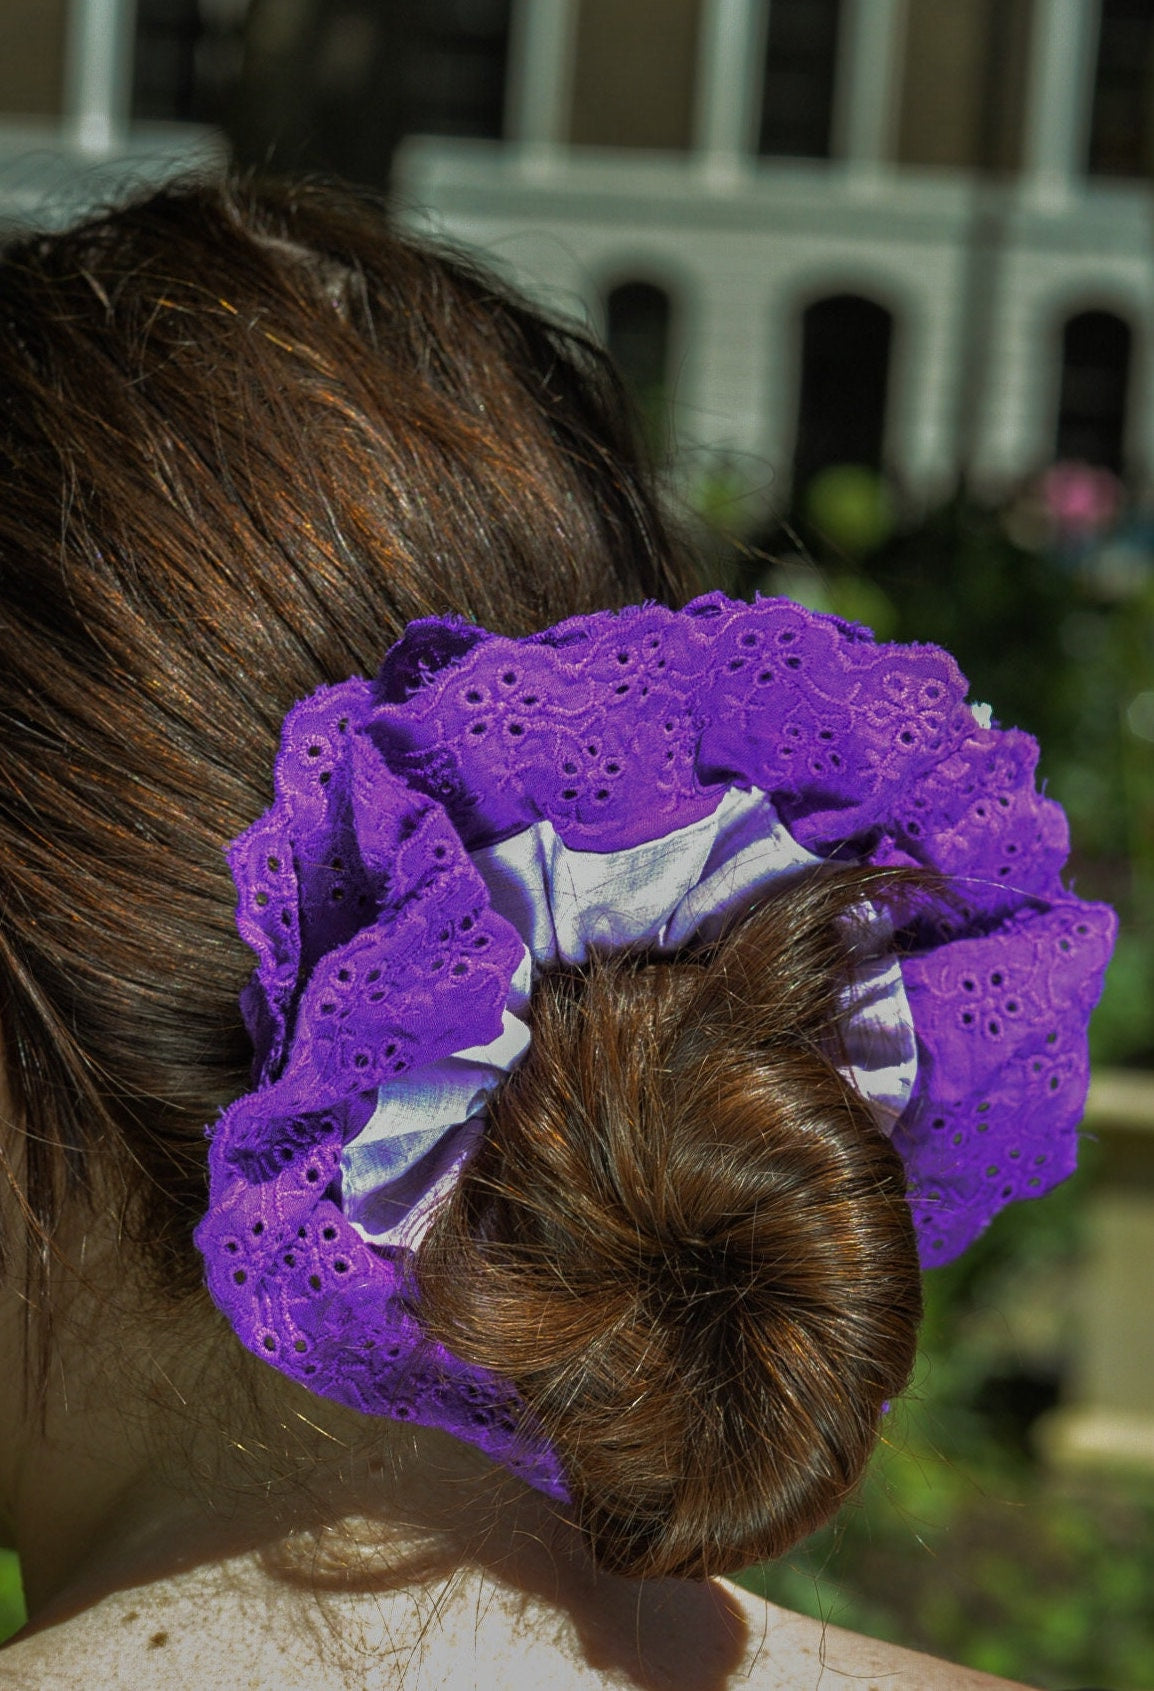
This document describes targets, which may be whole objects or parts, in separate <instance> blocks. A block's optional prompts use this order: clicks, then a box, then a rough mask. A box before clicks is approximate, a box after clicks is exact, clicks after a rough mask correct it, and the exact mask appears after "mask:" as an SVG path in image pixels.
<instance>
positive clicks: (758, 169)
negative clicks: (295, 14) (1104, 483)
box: [398, 0, 1154, 506]
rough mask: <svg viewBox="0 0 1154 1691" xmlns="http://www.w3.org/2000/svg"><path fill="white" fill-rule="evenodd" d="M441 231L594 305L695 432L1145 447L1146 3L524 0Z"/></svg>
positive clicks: (929, 458) (775, 475)
mask: <svg viewBox="0 0 1154 1691" xmlns="http://www.w3.org/2000/svg"><path fill="white" fill-rule="evenodd" d="M511 25H512V27H511V38H510V40H511V44H510V58H509V67H508V84H507V100H506V107H505V112H506V116H505V127H504V138H503V139H502V140H500V141H488V142H484V141H480V140H472V141H467V140H462V139H455V140H449V139H445V138H433V137H422V138H420V139H413V140H410V141H409V142H408V143H407V144H406V146H405V148H404V150H403V152H402V154H401V156H400V163H399V171H398V179H399V182H400V184H401V186H402V188H403V191H404V193H405V195H406V196H407V198H408V199H409V200H411V202H412V203H413V204H414V205H417V206H424V207H428V208H431V209H432V210H433V211H434V212H435V213H436V215H437V218H438V219H439V222H440V224H441V226H443V227H444V229H445V230H446V231H447V232H449V233H450V234H452V235H453V236H456V237H460V238H463V239H465V240H467V241H469V242H470V243H473V244H476V245H478V246H480V247H482V248H485V249H487V250H489V251H491V252H493V253H494V254H496V255H497V256H498V257H500V258H501V259H502V260H504V261H505V262H506V263H508V264H511V265H512V266H513V267H514V269H515V271H516V272H517V273H518V274H519V275H520V276H522V277H528V278H531V279H532V280H533V281H534V283H535V284H536V285H537V286H538V287H539V288H542V289H543V290H545V292H546V295H547V297H550V298H552V299H553V300H554V302H555V303H557V304H559V305H561V306H562V307H564V306H565V305H566V304H567V303H568V304H570V305H572V303H574V302H580V303H581V305H582V306H583V308H584V309H585V310H586V311H587V312H588V314H589V315H590V317H591V318H592V320H593V322H594V323H595V324H597V325H598V326H599V327H600V328H602V329H603V330H604V331H605V332H606V333H607V334H608V337H609V339H610V342H611V343H612V344H613V345H614V346H615V348H616V349H617V350H618V352H619V355H620V356H621V357H622V358H623V359H624V361H625V362H626V364H627V365H629V366H630V367H631V368H632V370H633V371H634V374H635V379H636V381H637V383H638V385H639V386H640V387H641V388H642V390H643V391H644V390H652V389H653V388H654V387H655V386H656V387H660V388H661V389H663V390H664V391H665V392H666V393H667V394H668V395H669V397H670V399H671V400H672V403H673V408H674V427H675V430H676V440H677V442H678V443H679V444H680V445H681V446H682V447H683V448H688V449H690V450H692V449H694V448H700V447H704V448H706V449H707V450H712V451H715V452H731V453H736V454H738V455H742V456H747V457H748V459H749V461H750V462H751V463H752V464H754V465H757V464H758V463H764V464H767V465H768V466H769V471H770V474H771V476H772V489H771V499H772V501H773V503H774V504H777V505H779V506H780V505H782V504H784V503H785V502H786V500H787V498H788V496H789V492H790V487H791V484H799V483H804V482H805V481H806V480H808V478H809V477H810V476H811V475H813V474H814V472H815V471H816V470H818V469H820V468H822V467H823V466H825V465H828V464H831V463H838V462H853V463H859V464H867V465H873V466H876V467H879V468H883V467H884V468H885V469H886V470H887V471H888V472H889V473H890V474H891V475H893V476H894V477H895V479H896V480H897V481H898V483H899V485H903V486H904V487H905V488H906V490H907V491H908V492H909V493H910V494H912V495H913V496H915V498H917V497H926V498H929V497H932V496H934V495H935V494H937V493H939V492H940V491H942V490H944V489H946V488H947V487H949V486H950V485H952V484H953V483H954V481H955V480H956V478H957V476H958V474H959V472H960V471H963V470H964V471H966V472H967V473H968V474H970V475H971V476H972V477H973V478H974V479H975V480H976V481H977V482H978V483H979V485H985V486H987V487H990V488H1002V487H1005V486H1006V485H1007V484H1009V483H1012V482H1014V481H1015V480H1016V479H1017V478H1019V477H1021V476H1023V475H1026V474H1028V473H1029V472H1031V471H1034V470H1036V469H1037V468H1038V467H1040V466H1041V465H1043V464H1045V463H1047V462H1049V461H1051V460H1052V459H1054V458H1055V457H1073V458H1080V459H1085V460H1087V461H1089V462H1092V463H1096V464H1102V465H1105V466H1107V467H1109V468H1111V469H1113V470H1115V471H1118V472H1122V473H1124V474H1126V475H1127V476H1128V477H1129V478H1131V479H1132V480H1133V481H1135V482H1137V483H1138V484H1141V483H1143V482H1145V481H1146V480H1148V478H1149V477H1150V475H1151V472H1152V470H1154V363H1152V359H1154V351H1152V347H1151V337H1150V335H1149V334H1148V333H1147V331H1146V325H1147V323H1148V322H1150V321H1151V305H1152V304H1154V197H1152V190H1154V5H1151V4H1150V0H519V3H515V4H514V5H513V9H512V18H511Z"/></svg>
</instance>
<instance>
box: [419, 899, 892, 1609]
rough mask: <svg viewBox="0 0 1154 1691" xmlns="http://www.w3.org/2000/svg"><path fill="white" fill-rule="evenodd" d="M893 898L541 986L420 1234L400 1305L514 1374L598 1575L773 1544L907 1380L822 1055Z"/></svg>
mask: <svg viewBox="0 0 1154 1691" xmlns="http://www.w3.org/2000/svg"><path fill="white" fill-rule="evenodd" d="M893 886H894V882H893V879H892V878H890V879H888V880H887V878H886V877H882V876H879V875H878V873H877V872H876V871H872V872H871V871H864V872H863V871H860V870H859V871H853V870H843V871H841V872H839V873H837V874H831V875H819V876H818V877H817V878H811V879H810V880H809V881H808V882H807V883H804V884H802V885H801V886H799V887H794V888H792V889H791V891H790V893H789V894H788V896H786V897H783V898H780V899H778V900H775V901H774V902H773V903H771V904H768V905H766V906H763V907H762V908H760V909H758V910H755V911H754V912H752V913H751V914H750V915H749V916H748V917H746V918H745V919H744V920H743V921H741V922H740V923H739V924H738V925H737V926H736V927H735V928H734V929H733V930H732V932H731V933H730V934H729V935H728V936H727V937H725V938H724V939H723V940H722V941H721V942H720V943H719V944H717V945H714V946H711V947H709V948H706V949H703V950H701V951H699V952H698V953H697V954H696V955H690V956H688V957H685V958H683V959H680V960H678V961H674V962H670V961H662V960H655V959H651V958H646V957H638V956H630V955H624V956H621V955H619V956H616V957H611V958H603V959H597V960H595V961H594V963H593V964H592V966H591V967H589V968H587V969H585V970H582V971H569V972H559V973H555V974H550V975H548V976H546V977H545V978H544V979H543V980H542V981H541V983H540V985H539V987H538V988H537V989H535V992H534V999H533V1007H532V1026H533V1043H532V1045H531V1047H530V1051H529V1055H528V1057H527V1059H526V1061H525V1063H524V1065H523V1066H522V1067H521V1068H520V1069H519V1070H517V1071H516V1073H515V1074H514V1075H513V1077H512V1078H511V1079H510V1080H509V1081H508V1082H507V1083H506V1084H505V1085H504V1086H503V1087H502V1089H501V1091H500V1093H499V1094H498V1096H497V1098H496V1100H495V1101H494V1104H493V1107H492V1110H491V1114H490V1122H489V1126H488V1128H487V1131H486V1134H485V1138H484V1140H483V1142H482V1145H481V1148H480V1150H479V1151H478V1153H477V1155H476V1156H475V1157H474V1158H473V1159H472V1160H471V1161H470V1163H469V1164H468V1165H467V1167H466V1170H465V1174H464V1176H463V1178H462V1181H461V1184H460V1186H459V1187H458V1189H457V1191H456V1193H455V1194H454V1197H453V1198H452V1199H451V1201H450V1202H449V1204H448V1205H447V1206H446V1208H445V1210H444V1211H443V1212H442V1214H441V1215H440V1216H439V1217H438V1219H437V1221H436V1222H435V1223H434V1225H433V1227H432V1229H431V1230H430V1232H429V1234H428V1236H427V1238H426V1240H425V1242H424V1244H423V1245H422V1248H421V1252H420V1256H419V1261H418V1274H419V1281H420V1289H421V1299H422V1302H421V1307H422V1313H423V1319H424V1320H425V1321H426V1323H427V1324H428V1325H429V1327H430V1328H431V1330H432V1331H433V1332H434V1333H435V1334H436V1335H437V1337H439V1338H441V1339H442V1340H443V1341H444V1342H445V1343H447V1344H448V1345H450V1346H451V1347H452V1348H453V1349H454V1350H455V1351H457V1352H458V1353H459V1354H461V1355H463V1356H466V1357H468V1358H470V1359H471V1360H473V1361H475V1362H478V1363H481V1364H482V1365H484V1366H487V1367H491V1368H495V1369H500V1370H501V1371H502V1372H505V1373H507V1374H509V1375H510V1376H511V1377H512V1378H513V1379H514V1380H515V1382H516V1383H517V1385H518V1387H519V1388H520V1391H521V1394H522V1396H523V1398H524V1400H525V1403H526V1406H527V1409H528V1411H529V1413H530V1415H531V1417H532V1418H533V1420H534V1422H535V1423H536V1424H537V1425H538V1426H539V1427H541V1428H542V1429H543V1430H544V1431H545V1432H546V1434H547V1435H548V1437H549V1438H550V1439H551V1440H552V1442H553V1443H554V1444H555V1446H556V1448H557V1450H558V1452H559V1454H560V1455H561V1458H562V1464H563V1467H564V1471H565V1474H566V1477H567V1481H568V1483H569V1486H570V1490H571V1492H572V1494H573V1496H574V1501H575V1504H576V1509H577V1517H578V1519H579V1520H580V1521H581V1523H582V1525H583V1526H584V1528H585V1530H586V1532H587V1533H588V1535H589V1538H590V1540H591V1542H592V1544H593V1546H594V1548H595V1551H596V1553H597V1556H598V1558H599V1561H600V1562H601V1564H602V1565H603V1566H605V1567H608V1568H610V1569H613V1570H616V1571H618V1572H622V1573H629V1574H648V1575H659V1574H677V1575H688V1576H698V1577H700V1576H702V1575H706V1574H716V1573H730V1572H733V1571H735V1570H736V1569H738V1568H741V1567H745V1566H748V1565H749V1564H751V1563H753V1562H757V1561H765V1560H768V1559H769V1558H772V1557H775V1556H778V1555H780V1554H781V1553H782V1552H783V1551H784V1550H786V1549H788V1548H789V1546H790V1545H792V1544H794V1543H795V1542H796V1541H797V1540H798V1539H799V1538H801V1537H803V1536H804V1535H805V1534H807V1533H809V1532H812V1531H813V1530H814V1529H815V1528H816V1527H818V1526H819V1525H821V1523H822V1522H823V1521H825V1520H827V1519H828V1517H829V1516H830V1515H831V1514H832V1513H833V1512H834V1510H835V1509H836V1508H837V1507H838V1505H839V1504H840V1503H841V1502H842V1501H843V1500H844V1498H845V1497H846V1495H847V1494H848V1492H849V1491H850V1490H851V1488H852V1487H853V1486H854V1485H855V1484H856V1482H857V1480H858V1479H859V1477H860V1475H861V1473H862V1470H863V1468H864V1466H865V1463H866V1461H867V1459H868V1457H869V1455H870V1453H871V1451H872V1450H873V1447H874V1444H875V1442H876V1439H877V1430H878V1418H879V1416H880V1414H881V1409H882V1404H883V1402H884V1401H885V1400H886V1399H887V1398H891V1397H895V1396H896V1395H897V1394H898V1393H899V1392H900V1391H901V1390H902V1389H903V1387H904V1386H905V1384H906V1382H907V1379H908V1376H909V1372H910V1369H911V1368H912V1366H913V1361H914V1349H915V1335H916V1331H917V1324H918V1321H919V1319H920V1315H921V1288H920V1280H919V1277H918V1269H917V1253H916V1247H915V1244H914V1230H913V1224H912V1221H911V1217H910V1213H909V1206H908V1204H907V1202H906V1200H905V1177H904V1171H903V1168H902V1164H901V1160H900V1158H899V1157H898V1155H897V1153H896V1152H895V1151H894V1149H893V1147H892V1146H891V1145H890V1143H889V1141H888V1140H887V1139H886V1138H885V1137H884V1136H883V1135H882V1133H881V1132H880V1130H879V1128H878V1126H877V1123H876V1121H875V1120H874V1118H873V1116H872V1114H871V1112H870V1110H869V1108H868V1107H867V1106H866V1104H865V1103H864V1102H863V1101H862V1099H861V1097H860V1096H859V1095H858V1094H857V1093H856V1092H855V1090H854V1088H853V1087H852V1086H851V1085H850V1084H849V1083H848V1082H847V1081H846V1080H845V1079H844V1078H843V1077H842V1075H841V1074H840V1073H839V1072H838V1070H837V1068H836V1066H835V1060H834V1059H835V1056H836V1052H837V1048H838V1014H839V1009H838V1003H839V1001H838V994H839V988H840V987H841V985H842V983H844V981H845V979H846V976H847V973H848V970H849V961H848V956H849V953H848V944H849V939H848V933H847V925H848V924H850V923H852V920H853V914H852V912H853V907H854V905H855V904H856V903H858V902H859V901H860V900H861V899H862V897H863V896H865V894H866V893H867V892H868V893H869V895H870V896H872V897H873V898H875V899H876V898H877V897H878V896H879V895H880V896H884V895H885V894H886V893H887V891H890V890H892V889H893Z"/></svg>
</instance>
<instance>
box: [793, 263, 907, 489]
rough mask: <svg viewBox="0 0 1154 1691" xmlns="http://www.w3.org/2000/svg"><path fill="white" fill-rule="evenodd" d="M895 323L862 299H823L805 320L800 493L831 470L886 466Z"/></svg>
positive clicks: (797, 471) (797, 462) (796, 474)
mask: <svg viewBox="0 0 1154 1691" xmlns="http://www.w3.org/2000/svg"><path fill="white" fill-rule="evenodd" d="M892 340H893V317H892V316H891V314H890V313H889V312H888V311H887V310H886V309H885V307H884V306H881V305H875V304H874V302H873V301H872V300H868V299H862V298H861V296H860V295H859V294H834V295H832V296H831V297H830V298H828V299H819V300H816V301H815V302H814V304H813V305H811V306H810V307H809V308H808V309H807V311H806V312H805V313H804V315H803V317H802V321H801V396H800V401H799V405H798V419H797V447H796V450H795V452H794V460H793V478H794V479H793V485H794V492H795V495H797V494H800V493H802V492H803V491H804V489H805V487H806V485H807V484H808V483H809V482H810V481H811V480H812V478H813V477H814V476H815V475H816V474H817V472H818V471H819V470H824V469H825V468H826V467H827V466H828V465H830V464H863V465H866V466H867V467H868V468H870V469H874V470H880V469H881V467H882V451H883V445H884V440H885V422H886V397H887V392H888V388H889V370H890V345H891V342H892Z"/></svg>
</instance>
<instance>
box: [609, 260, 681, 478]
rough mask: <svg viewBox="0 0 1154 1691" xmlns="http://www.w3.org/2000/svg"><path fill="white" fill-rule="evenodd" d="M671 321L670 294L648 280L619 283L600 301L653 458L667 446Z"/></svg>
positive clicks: (612, 343) (614, 354)
mask: <svg viewBox="0 0 1154 1691" xmlns="http://www.w3.org/2000/svg"><path fill="white" fill-rule="evenodd" d="M671 319H672V307H671V304H670V299H669V295H668V294H667V293H666V291H665V289H664V288H659V287H657V286H656V285H655V284H654V283H652V282H621V283H619V284H618V286H617V287H615V288H613V289H612V290H611V291H610V293H609V295H608V296H607V298H606V301H605V338H606V341H607V343H608V346H609V350H610V352H611V353H612V354H613V357H614V359H615V361H616V363H617V367H618V369H619V370H620V371H621V373H622V375H623V376H624V377H625V380H626V382H627V384H628V386H629V388H630V390H631V392H632V394H633V397H634V400H635V401H636V404H637V407H638V410H639V412H640V414H641V422H642V427H643V429H644V432H645V436H646V441H647V444H648V445H649V448H650V450H651V451H652V452H653V453H654V454H655V456H657V457H664V455H665V453H666V450H667V448H668V444H669V386H670V384H669V342H670V324H671Z"/></svg>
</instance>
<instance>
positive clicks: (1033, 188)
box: [1022, 0, 1100, 211]
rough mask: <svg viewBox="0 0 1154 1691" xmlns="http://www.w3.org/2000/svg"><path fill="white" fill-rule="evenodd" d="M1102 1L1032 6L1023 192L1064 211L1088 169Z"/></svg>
mask: <svg viewBox="0 0 1154 1691" xmlns="http://www.w3.org/2000/svg"><path fill="white" fill-rule="evenodd" d="M1099 16H1100V6H1099V0H1034V10H1033V21H1032V28H1031V42H1030V75H1029V87H1028V93H1027V102H1026V134H1025V147H1024V152H1025V157H1024V160H1023V184H1022V185H1023V188H1024V190H1025V192H1026V193H1027V194H1028V195H1029V197H1030V198H1031V200H1033V201H1034V203H1035V204H1037V205H1039V206H1041V207H1044V208H1045V209H1047V210H1055V211H1056V210H1060V209H1061V208H1062V206H1064V205H1065V204H1066V203H1067V201H1068V200H1069V198H1070V194H1071V191H1072V190H1073V189H1074V188H1075V186H1076V185H1077V183H1078V180H1079V178H1080V177H1081V175H1082V173H1083V171H1084V170H1085V168H1086V149H1087V145H1088V142H1089V136H1090V112H1091V107H1092V105H1093V101H1094V72H1095V68H1096V61H1097V56H1098V23H1099Z"/></svg>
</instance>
